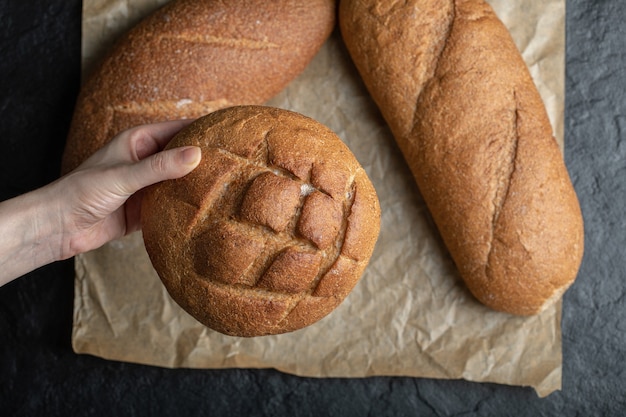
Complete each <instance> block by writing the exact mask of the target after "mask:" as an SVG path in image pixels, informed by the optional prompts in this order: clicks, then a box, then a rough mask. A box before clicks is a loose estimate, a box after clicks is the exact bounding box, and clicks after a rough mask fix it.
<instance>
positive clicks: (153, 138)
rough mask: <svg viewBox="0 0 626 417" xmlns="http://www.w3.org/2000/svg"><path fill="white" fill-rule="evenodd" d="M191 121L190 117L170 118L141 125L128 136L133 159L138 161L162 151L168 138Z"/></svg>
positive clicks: (170, 138)
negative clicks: (182, 118) (166, 120)
mask: <svg viewBox="0 0 626 417" xmlns="http://www.w3.org/2000/svg"><path fill="white" fill-rule="evenodd" d="M192 121H193V120H190V119H185V120H172V121H169V122H162V123H156V124H152V125H144V126H141V127H140V128H139V129H137V130H136V131H135V132H133V134H131V138H130V142H131V143H130V146H131V151H132V154H134V158H133V159H134V160H136V161H139V160H142V159H144V158H146V157H147V156H150V155H152V154H154V153H156V152H158V151H162V150H163V149H164V148H165V146H167V144H168V143H169V142H170V140H172V138H173V137H174V136H175V135H176V134H177V133H178V132H180V131H181V129H183V128H184V127H185V126H187V125H189V124H190V123H191V122H192ZM133 142H134V143H133ZM133 148H134V149H133Z"/></svg>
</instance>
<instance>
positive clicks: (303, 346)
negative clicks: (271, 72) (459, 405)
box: [72, 0, 565, 396]
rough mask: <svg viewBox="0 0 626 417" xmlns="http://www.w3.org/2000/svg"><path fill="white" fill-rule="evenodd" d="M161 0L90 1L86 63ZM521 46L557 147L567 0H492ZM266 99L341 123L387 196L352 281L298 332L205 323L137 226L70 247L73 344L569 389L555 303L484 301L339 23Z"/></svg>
mask: <svg viewBox="0 0 626 417" xmlns="http://www.w3.org/2000/svg"><path fill="white" fill-rule="evenodd" d="M165 2H166V0H132V1H131V0H85V1H84V3H83V65H84V67H83V68H84V70H85V71H88V70H89V67H90V66H91V65H92V63H93V61H94V60H95V59H97V58H98V57H99V56H100V55H101V54H102V53H103V51H104V50H105V48H107V47H108V46H109V45H110V44H111V42H112V41H113V39H115V38H116V37H117V36H118V35H119V34H120V33H121V32H123V31H124V30H126V29H128V28H129V27H131V26H132V25H133V24H135V23H136V22H137V21H138V20H139V19H140V18H141V17H142V16H145V15H146V14H148V13H149V12H150V11H152V10H154V9H155V8H156V7H158V6H160V5H161V4H164V3H165ZM490 3H491V4H492V5H493V6H494V8H495V10H496V12H497V13H498V15H499V16H500V18H501V19H502V20H503V21H504V23H505V24H506V25H507V27H508V28H509V29H510V30H511V33H512V35H513V37H514V39H515V41H516V43H517V45H518V47H519V48H520V50H521V51H522V52H523V56H524V59H525V60H526V62H527V64H528V66H529V68H530V70H531V73H532V75H533V77H534V79H535V82H536V83H537V85H538V87H539V89H540V92H541V94H542V97H543V99H544V101H545V103H546V106H547V108H548V112H549V115H550V119H551V121H552V124H553V126H554V130H555V135H556V137H557V140H558V141H559V143H560V145H561V147H562V146H563V102H564V98H563V93H564V92H563V85H564V49H565V48H564V43H565V36H564V18H565V2H564V0H550V1H546V2H534V1H531V0H523V1H511V0H492V1H490ZM267 104H269V105H272V106H276V107H282V108H287V109H290V110H295V111H298V112H300V113H303V114H305V115H307V116H310V117H312V118H314V119H316V120H318V121H320V122H322V123H323V124H325V125H327V126H328V127H330V128H331V129H333V130H334V131H335V132H336V133H337V134H338V135H339V137H340V138H341V139H342V140H343V141H344V142H345V143H346V144H348V146H349V147H350V149H351V150H352V151H353V152H354V154H355V156H356V157H357V159H358V160H359V162H360V163H361V164H362V165H363V166H364V168H365V170H366V171H367V173H368V175H369V176H370V178H371V180H372V182H373V184H374V186H375V187H376V190H377V193H378V195H379V198H380V203H381V209H382V225H381V234H380V238H379V240H378V243H377V245H376V249H375V251H374V254H373V256H372V259H371V261H370V264H369V266H368V268H367V270H366V272H365V274H364V275H363V277H362V279H361V281H360V282H359V283H358V284H357V286H356V288H355V290H354V291H353V292H352V293H351V294H350V295H349V296H348V297H347V298H346V300H345V301H344V302H343V304H341V305H340V306H339V307H338V308H337V309H336V310H335V311H334V312H332V313H331V314H330V315H329V316H327V317H325V318H324V319H322V320H321V321H319V322H318V323H316V324H314V325H312V326H309V327H307V328H305V329H302V330H298V331H296V332H293V333H288V334H283V335H276V336H264V337H257V338H238V337H231V336H225V335H222V334H220V333H217V332H214V331H212V330H210V329H207V328H206V327H204V326H203V325H201V324H199V323H198V322H197V321H196V320H195V319H193V318H192V317H191V316H189V315H188V314H187V313H186V312H184V311H183V310H182V309H181V308H180V307H179V306H178V305H177V304H176V303H175V302H173V301H172V300H171V299H170V297H169V295H168V294H167V292H166V291H165V289H164V287H163V286H162V284H161V282H160V280H159V278H158V276H157V275H156V272H155V271H154V270H153V269H152V266H151V264H150V261H149V259H148V256H147V254H146V252H145V249H144V246H143V241H142V237H141V234H140V233H135V234H133V235H131V236H127V237H125V238H123V239H120V240H117V241H114V242H111V243H109V244H107V245H105V246H104V247H102V248H100V249H98V250H95V251H92V252H89V253H86V254H82V255H79V256H77V257H76V263H75V265H76V266H75V268H76V279H75V308H74V325H73V334H72V343H73V347H74V350H75V351H76V352H77V353H87V354H92V355H96V356H99V357H103V358H107V359H111V360H118V361H127V362H135V363H142V364H149V365H155V366H162V367H189V368H233V367H240V368H275V369H278V370H281V371H284V372H288V373H292V374H296V375H301V376H309V377H365V376H372V375H382V376H412V377H430V378H452V379H459V378H463V379H466V380H470V381H489V382H495V383H501V384H509V385H522V386H532V387H534V389H535V390H536V391H537V393H538V395H539V396H546V395H548V394H549V393H551V392H553V391H555V390H558V389H560V387H561V371H562V357H561V329H560V318H561V304H560V303H558V304H557V305H555V306H554V307H553V308H550V309H549V310H547V311H545V312H544V313H542V314H541V315H538V316H535V317H514V316H511V315H508V314H504V313H498V312H494V311H491V310H489V309H488V308H486V307H484V306H482V305H481V304H479V303H478V302H477V301H476V300H475V299H474V298H473V297H472V296H471V295H470V294H469V292H468V290H467V289H466V288H465V286H464V285H463V283H462V281H461V280H460V278H459V276H458V273H457V271H456V268H455V266H454V264H453V262H452V260H451V258H450V256H449V254H448V253H447V251H446V248H445V246H444V245H443V243H442V241H441V239H440V238H439V236H438V234H437V231H436V228H435V226H434V224H433V222H432V220H431V218H430V215H429V213H428V211H427V209H426V207H425V205H424V202H423V201H422V198H421V196H420V193H419V191H418V189H417V187H416V185H415V183H414V181H413V179H412V176H411V174H410V172H409V169H408V167H407V165H406V164H405V162H404V160H403V158H402V155H401V154H400V152H399V150H398V148H397V147H396V145H395V142H394V140H393V138H392V136H391V134H390V131H389V129H388V128H387V126H386V124H385V122H384V120H383V119H382V118H381V116H380V113H379V111H378V110H377V108H376V106H375V105H374V103H373V102H372V100H371V99H370V97H369V95H368V93H367V91H366V89H365V87H364V85H363V83H362V82H361V80H360V78H359V76H358V74H357V72H356V70H355V68H354V66H353V64H352V62H351V61H350V58H349V56H348V54H347V51H346V49H345V47H344V45H343V43H342V41H341V37H340V35H339V31H338V30H336V31H335V33H333V35H332V36H331V38H330V39H329V40H328V41H327V42H326V44H325V45H324V46H323V48H322V50H321V51H320V52H319V54H318V55H317V56H316V57H315V58H314V60H313V61H312V62H311V64H310V65H309V66H308V67H307V68H306V70H305V71H304V73H303V74H302V75H301V76H300V77H298V78H297V79H296V80H295V81H293V82H292V83H291V84H290V85H289V86H288V88H287V89H286V90H285V91H283V92H282V93H280V94H279V95H278V96H277V97H275V98H274V99H272V100H271V101H270V102H268V103H267Z"/></svg>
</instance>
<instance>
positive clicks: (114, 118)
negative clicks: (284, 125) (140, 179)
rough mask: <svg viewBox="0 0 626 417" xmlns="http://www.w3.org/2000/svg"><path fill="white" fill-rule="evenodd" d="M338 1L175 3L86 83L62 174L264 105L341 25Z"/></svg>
mask: <svg viewBox="0 0 626 417" xmlns="http://www.w3.org/2000/svg"><path fill="white" fill-rule="evenodd" d="M335 7H336V5H335V1H334V0H306V1H303V0H276V1H264V0H241V1H218V0H175V1H172V2H171V3H168V4H166V5H165V6H163V7H162V8H160V9H158V10H157V11H155V12H154V13H153V14H151V15H150V16H148V17H147V18H145V19H144V20H143V21H141V22H140V23H139V24H137V25H136V26H135V27H133V28H132V29H131V30H130V31H129V32H127V33H126V34H125V35H123V36H122V37H121V38H120V39H119V40H118V41H117V42H116V44H115V45H114V46H113V47H112V48H111V50H110V51H108V53H107V55H106V56H105V57H104V58H103V59H102V60H101V62H100V63H99V64H98V66H97V67H96V68H95V69H94V70H93V71H92V72H91V73H90V75H89V77H88V78H87V79H86V80H85V82H84V84H83V86H82V88H81V91H80V94H79V97H78V99H77V103H76V106H75V111H74V115H73V119H72V123H71V127H70V130H69V134H68V138H67V144H66V149H65V152H64V156H63V163H62V170H63V172H69V171H71V170H72V169H74V168H76V167H77V166H78V165H79V164H80V163H81V162H82V161H84V160H85V159H86V158H87V157H89V156H90V155H91V154H93V153H94V152H95V151H96V150H97V149H99V148H100V147H102V145H104V144H105V143H106V142H108V141H109V140H110V139H111V138H112V137H114V136H115V135H116V134H117V133H119V132H121V131H123V130H125V129H128V128H130V127H133V126H137V125H141V124H146V123H154V122H158V121H164V120H172V119H182V118H189V119H192V118H197V117H200V116H202V115H204V114H207V113H210V112H211V111H214V110H217V109H219V108H223V107H227V106H232V105H237V104H262V103H264V102H265V101H267V100H268V99H270V98H271V97H273V96H274V95H276V94H277V93H278V92H280V91H281V90H282V89H283V88H284V87H285V86H286V85H287V84H288V83H289V82H290V81H291V80H292V79H293V78H295V77H296V76H297V75H298V74H299V73H300V72H302V71H303V70H304V68H305V67H306V65H307V64H308V63H309V62H310V60H311V59H312V58H313V56H314V55H315V54H316V53H317V51H318V50H319V48H320V47H321V46H322V44H323V43H324V41H325V40H326V39H327V38H328V36H329V35H330V33H331V32H332V29H333V27H334V24H335V17H336V9H335Z"/></svg>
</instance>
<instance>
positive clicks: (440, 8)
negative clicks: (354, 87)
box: [339, 0, 583, 315]
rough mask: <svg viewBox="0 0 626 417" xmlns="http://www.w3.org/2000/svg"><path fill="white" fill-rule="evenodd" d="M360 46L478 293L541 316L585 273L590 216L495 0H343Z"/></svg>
mask: <svg viewBox="0 0 626 417" xmlns="http://www.w3.org/2000/svg"><path fill="white" fill-rule="evenodd" d="M339 23H340V27H341V34H342V36H343V39H344V40H345V43H346V45H347V48H348V51H349V52H350V55H351V56H352V59H353V61H354V63H355V65H356V67H357V68H358V70H359V73H360V74H361V76H362V78H363V80H364V82H365V84H366V86H367V88H368V90H369V92H370V94H371V95H372V97H373V99H374V101H375V102H376V103H377V105H378V107H379V108H380V110H381V113H382V114H383V116H384V117H385V119H386V121H387V123H388V124H389V126H390V128H391V131H392V133H393V135H394V137H395V139H396V141H397V143H398V145H399V147H400V149H401V150H402V152H403V154H404V157H405V159H406V161H407V163H408V165H409V167H410V168H411V170H412V172H413V175H414V177H415V179H416V182H417V185H418V187H419V189H420V191H421V193H422V194H423V196H424V201H425V202H426V204H427V206H428V208H429V210H430V212H431V213H432V216H433V219H434V221H435V223H436V224H437V227H438V229H439V231H440V233H441V236H442V238H443V240H444V242H445V244H446V246H447V248H448V249H449V251H450V253H451V255H452V258H453V259H454V261H455V263H456V265H457V267H458V269H459V271H460V274H461V277H462V278H463V280H464V281H465V283H466V284H467V286H468V288H469V289H470V291H471V292H472V293H473V294H474V295H475V296H476V298H477V299H478V300H480V301H481V302H482V303H484V304H485V305H487V306H489V307H491V308H493V309H496V310H500V311H505V312H509V313H513V314H520V315H529V314H536V313H539V312H541V311H542V310H544V309H545V308H547V307H548V306H550V305H551V304H553V303H554V302H555V301H557V300H558V299H560V297H561V295H562V294H563V292H564V291H565V290H566V289H567V288H568V287H569V286H570V285H571V284H572V282H573V281H574V279H575V278H576V275H577V273H578V268H579V265H580V262H581V259H582V254H583V221H582V215H581V211H580V207H579V204H578V199H577V197H576V194H575V191H574V188H573V186H572V183H571V181H570V178H569V175H568V172H567V169H566V166H565V164H564V161H563V156H562V154H561V151H560V149H559V147H558V144H557V142H556V140H555V139H554V137H553V136H552V128H551V126H550V121H549V119H548V116H547V113H546V110H545V107H544V105H543V102H542V100H541V97H540V95H539V93H538V91H537V89H536V87H535V85H534V83H533V80H532V78H531V76H530V73H529V71H528V69H527V67H526V64H525V63H524V61H523V59H522V56H521V54H520V53H519V51H518V50H517V48H516V46H515V44H514V43H513V40H512V38H511V36H510V34H509V32H508V31H507V29H506V27H505V26H504V25H503V24H502V22H501V21H500V20H499V19H498V17H497V16H496V15H495V13H494V11H493V9H492V8H491V7H490V6H489V5H488V4H487V3H485V2H484V1H483V0H445V1H442V0H408V1H402V2H397V1H379V0H342V1H341V2H340V10H339Z"/></svg>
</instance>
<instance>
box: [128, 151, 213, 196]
mask: <svg viewBox="0 0 626 417" xmlns="http://www.w3.org/2000/svg"><path fill="white" fill-rule="evenodd" d="M200 159H201V151H200V148H198V147H197V146H184V147H180V148H174V149H168V150H166V151H162V152H158V153H156V154H154V155H151V156H149V157H147V158H144V159H142V160H141V161H139V162H137V163H135V164H131V165H126V167H125V168H126V169H125V171H126V172H122V173H121V174H120V175H123V182H122V183H120V185H121V186H122V188H123V189H124V191H125V193H126V194H128V195H130V194H133V193H135V192H137V191H138V190H140V189H142V188H144V187H147V186H149V185H152V184H155V183H157V182H160V181H165V180H169V179H175V178H180V177H182V176H185V175H187V174H188V173H190V172H191V171H192V170H193V169H194V168H195V167H197V166H198V164H199V163H200Z"/></svg>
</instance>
